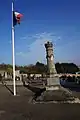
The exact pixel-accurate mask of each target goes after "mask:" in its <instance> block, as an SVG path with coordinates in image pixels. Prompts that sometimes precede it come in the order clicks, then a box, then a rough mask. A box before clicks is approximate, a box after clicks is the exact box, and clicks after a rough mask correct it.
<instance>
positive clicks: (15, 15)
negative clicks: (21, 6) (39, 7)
mask: <svg viewBox="0 0 80 120" xmlns="http://www.w3.org/2000/svg"><path fill="white" fill-rule="evenodd" d="M22 16H23V15H22V14H21V13H18V12H14V11H13V26H15V25H16V24H20V20H21V17H22Z"/></svg>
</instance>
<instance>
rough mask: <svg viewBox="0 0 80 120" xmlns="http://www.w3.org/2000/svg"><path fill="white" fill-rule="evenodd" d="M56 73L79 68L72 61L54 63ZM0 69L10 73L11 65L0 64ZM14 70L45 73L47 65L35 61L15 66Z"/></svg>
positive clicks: (72, 71)
mask: <svg viewBox="0 0 80 120" xmlns="http://www.w3.org/2000/svg"><path fill="white" fill-rule="evenodd" d="M55 67H56V70H57V73H75V72H77V71H79V68H78V67H77V65H75V64H74V63H56V64H55ZM0 70H5V71H7V72H9V73H12V65H10V64H4V63H3V64H0ZM16 70H20V72H21V73H27V74H30V73H33V74H36V73H41V74H45V73H47V65H45V64H43V63H40V62H37V63H36V64H35V65H32V64H31V65H28V66H16Z"/></svg>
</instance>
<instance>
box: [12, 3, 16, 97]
mask: <svg viewBox="0 0 80 120" xmlns="http://www.w3.org/2000/svg"><path fill="white" fill-rule="evenodd" d="M13 11H14V8H13V2H12V61H13V86H14V96H15V95H16V84H15V50H14V25H13Z"/></svg>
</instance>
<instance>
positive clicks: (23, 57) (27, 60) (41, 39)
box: [16, 32, 60, 64]
mask: <svg viewBox="0 0 80 120" xmlns="http://www.w3.org/2000/svg"><path fill="white" fill-rule="evenodd" d="M28 37H31V39H34V38H35V41H34V42H32V43H31V44H30V45H29V46H28V47H29V52H27V50H26V52H24V51H20V52H18V53H17V54H16V55H17V63H19V62H20V64H35V63H36V62H37V61H40V62H43V63H46V53H45V46H44V44H45V42H46V41H48V40H49V41H56V40H58V39H59V38H60V37H59V36H56V35H55V34H54V33H47V32H43V33H37V34H35V35H32V36H27V37H25V38H28ZM19 59H20V61H19Z"/></svg>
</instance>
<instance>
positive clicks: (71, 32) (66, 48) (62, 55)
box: [0, 0, 80, 65]
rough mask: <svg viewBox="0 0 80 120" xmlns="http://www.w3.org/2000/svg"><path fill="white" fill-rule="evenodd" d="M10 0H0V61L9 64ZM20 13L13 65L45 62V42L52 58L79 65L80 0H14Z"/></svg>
mask: <svg viewBox="0 0 80 120" xmlns="http://www.w3.org/2000/svg"><path fill="white" fill-rule="evenodd" d="M11 3H12V0H0V63H6V64H12V37H11V26H12V18H11V17H12V15H11V14H12V13H11V12H12V11H11ZM14 10H15V11H17V12H20V13H22V14H23V17H22V19H21V24H20V25H16V26H15V61H16V65H29V64H35V63H36V62H37V61H39V62H42V63H45V64H46V51H45V47H44V44H45V42H46V41H51V42H52V43H53V49H54V57H55V58H54V61H55V63H56V62H60V63H61V62H69V63H70V62H74V63H75V64H77V65H80V0H15V3H14Z"/></svg>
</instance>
